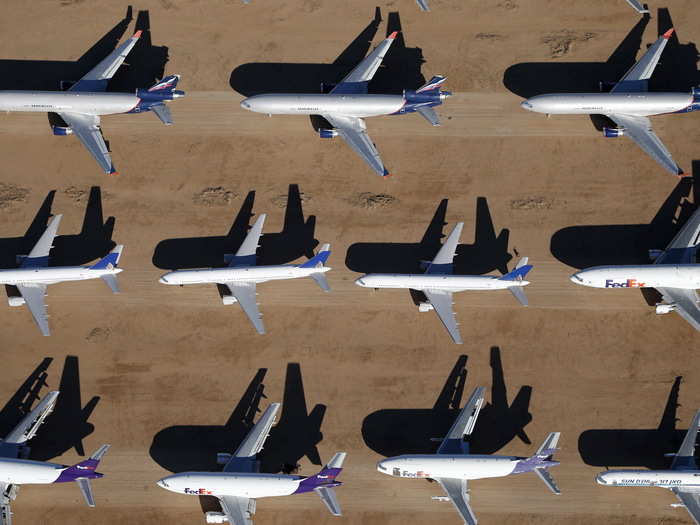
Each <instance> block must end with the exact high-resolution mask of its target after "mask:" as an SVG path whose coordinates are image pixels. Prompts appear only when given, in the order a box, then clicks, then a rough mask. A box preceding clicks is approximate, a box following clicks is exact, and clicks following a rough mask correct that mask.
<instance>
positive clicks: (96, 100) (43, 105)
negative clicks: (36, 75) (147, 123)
mask: <svg viewBox="0 0 700 525" xmlns="http://www.w3.org/2000/svg"><path fill="white" fill-rule="evenodd" d="M140 101H141V99H140V98H139V97H137V96H136V95H132V94H129V93H93V92H86V91H75V92H73V91H0V111H8V112H9V111H13V112H14V111H20V112H32V113H36V112H41V113H46V112H56V113H61V112H70V113H84V114H87V115H113V114H117V113H128V112H129V111H131V110H133V109H134V108H135V107H136V106H137V105H138V104H139V102H140Z"/></svg>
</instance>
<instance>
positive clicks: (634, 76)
mask: <svg viewBox="0 0 700 525" xmlns="http://www.w3.org/2000/svg"><path fill="white" fill-rule="evenodd" d="M628 2H629V0H628ZM672 34H673V29H669V30H668V31H666V32H665V33H664V34H663V35H661V36H660V37H659V38H658V40H657V41H656V42H654V43H653V44H652V45H651V46H650V47H649V49H647V52H646V53H644V55H642V58H640V59H639V60H638V61H637V63H636V64H635V65H633V66H632V67H631V68H630V70H629V71H628V72H627V73H625V76H623V77H622V78H621V79H620V81H619V82H618V83H617V84H615V87H613V88H612V90H611V91H610V92H611V93H635V92H639V91H647V81H648V80H649V78H651V75H652V74H653V73H654V69H656V64H658V63H659V58H661V53H663V51H664V48H665V47H666V44H667V43H668V39H669V38H671V35H672Z"/></svg>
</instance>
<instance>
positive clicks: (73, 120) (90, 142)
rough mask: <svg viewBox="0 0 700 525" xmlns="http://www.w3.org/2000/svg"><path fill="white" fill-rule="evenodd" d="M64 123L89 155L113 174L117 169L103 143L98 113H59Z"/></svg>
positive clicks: (106, 171) (105, 170)
mask: <svg viewBox="0 0 700 525" xmlns="http://www.w3.org/2000/svg"><path fill="white" fill-rule="evenodd" d="M58 115H59V116H60V117H61V118H62V119H63V120H65V121H66V124H68V125H69V126H70V128H71V129H72V130H73V134H74V135H75V136H76V137H78V139H80V142H82V143H83V146H85V147H86V148H87V150H88V151H89V152H90V155H92V156H93V157H94V159H95V160H96V161H97V163H98V164H99V165H100V168H102V171H104V172H105V173H107V174H110V175H111V174H114V173H116V172H117V170H115V169H114V165H113V164H112V157H111V156H110V154H109V149H107V144H105V139H104V137H102V132H101V131H100V117H99V116H98V115H85V114H83V113H59V114H58Z"/></svg>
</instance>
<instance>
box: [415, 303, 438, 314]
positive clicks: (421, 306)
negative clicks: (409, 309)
mask: <svg viewBox="0 0 700 525" xmlns="http://www.w3.org/2000/svg"><path fill="white" fill-rule="evenodd" d="M434 309H435V308H433V305H432V304H430V303H426V302H422V303H418V311H419V312H429V311H431V310H434Z"/></svg>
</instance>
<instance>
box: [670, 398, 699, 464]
mask: <svg viewBox="0 0 700 525" xmlns="http://www.w3.org/2000/svg"><path fill="white" fill-rule="evenodd" d="M698 427H700V410H698V411H697V412H696V414H695V417H694V418H693V421H692V422H691V423H690V426H689V427H688V432H686V433H685V438H683V443H681V448H679V449H678V452H677V453H676V455H675V457H674V458H673V463H671V470H696V469H697V468H698V467H697V464H696V463H695V442H696V441H697V439H698Z"/></svg>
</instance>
